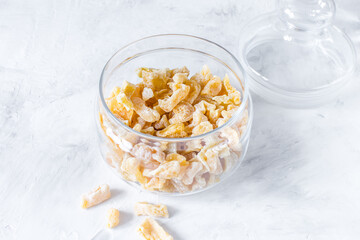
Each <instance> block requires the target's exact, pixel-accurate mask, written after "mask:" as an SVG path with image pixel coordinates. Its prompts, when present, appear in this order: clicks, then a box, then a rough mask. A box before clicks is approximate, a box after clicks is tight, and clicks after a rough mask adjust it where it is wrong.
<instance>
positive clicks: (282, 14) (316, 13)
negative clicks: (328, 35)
mask: <svg viewBox="0 0 360 240" xmlns="http://www.w3.org/2000/svg"><path fill="white" fill-rule="evenodd" d="M278 7H279V18H280V19H281V20H282V21H283V22H285V23H286V24H288V26H289V27H290V28H297V29H302V30H315V29H319V28H324V27H326V26H328V25H330V24H331V22H332V19H333V17H334V15H335V3H334V1H332V0H300V1H299V0H279V2H278Z"/></svg>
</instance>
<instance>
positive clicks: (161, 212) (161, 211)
mask: <svg viewBox="0 0 360 240" xmlns="http://www.w3.org/2000/svg"><path fill="white" fill-rule="evenodd" d="M134 209H135V214H136V216H152V217H166V218H168V217H169V212H168V209H167V207H166V206H165V205H164V204H157V205H155V204H150V203H147V202H138V203H136V204H135V208H134Z"/></svg>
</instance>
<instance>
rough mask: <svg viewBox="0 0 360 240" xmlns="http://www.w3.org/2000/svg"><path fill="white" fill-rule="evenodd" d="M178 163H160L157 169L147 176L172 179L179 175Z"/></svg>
mask: <svg viewBox="0 0 360 240" xmlns="http://www.w3.org/2000/svg"><path fill="white" fill-rule="evenodd" d="M179 173H180V163H179V162H178V161H171V162H164V163H161V164H160V166H159V167H158V168H156V169H155V170H152V171H151V172H150V173H149V175H151V176H155V177H158V178H161V179H172V178H175V177H177V176H178V175H179Z"/></svg>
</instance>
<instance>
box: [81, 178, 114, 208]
mask: <svg viewBox="0 0 360 240" xmlns="http://www.w3.org/2000/svg"><path fill="white" fill-rule="evenodd" d="M110 197H111V193H110V187H109V185H107V184H102V185H100V186H98V187H96V188H94V189H93V190H91V191H90V192H88V193H85V194H83V195H82V198H81V206H82V207H83V208H89V207H92V206H95V205H97V204H99V203H102V202H103V201H105V200H107V199H109V198H110Z"/></svg>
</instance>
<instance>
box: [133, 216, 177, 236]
mask: <svg viewBox="0 0 360 240" xmlns="http://www.w3.org/2000/svg"><path fill="white" fill-rule="evenodd" d="M137 231H138V233H139V234H140V236H142V237H143V239H145V240H173V239H174V238H173V237H172V236H171V235H170V234H169V233H167V232H166V231H165V230H164V229H163V228H162V227H161V226H160V225H159V224H158V223H157V222H156V221H155V220H154V219H151V218H146V219H145V221H144V222H143V223H142V224H141V225H140V226H139V228H138V230H137Z"/></svg>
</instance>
